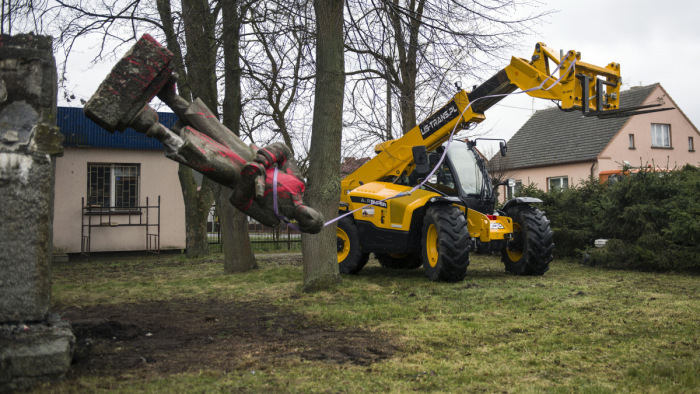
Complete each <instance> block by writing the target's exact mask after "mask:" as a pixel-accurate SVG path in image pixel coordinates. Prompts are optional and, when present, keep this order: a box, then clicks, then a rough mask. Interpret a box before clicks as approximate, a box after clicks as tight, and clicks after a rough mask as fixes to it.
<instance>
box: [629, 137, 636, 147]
mask: <svg viewBox="0 0 700 394" xmlns="http://www.w3.org/2000/svg"><path fill="white" fill-rule="evenodd" d="M630 149H636V148H635V146H634V134H630Z"/></svg>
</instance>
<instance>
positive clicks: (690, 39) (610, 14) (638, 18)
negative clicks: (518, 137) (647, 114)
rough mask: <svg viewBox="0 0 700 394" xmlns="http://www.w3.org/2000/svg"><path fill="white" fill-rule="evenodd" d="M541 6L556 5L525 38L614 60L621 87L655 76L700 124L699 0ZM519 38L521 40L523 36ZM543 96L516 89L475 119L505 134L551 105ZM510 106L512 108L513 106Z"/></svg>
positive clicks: (586, 57)
mask: <svg viewBox="0 0 700 394" xmlns="http://www.w3.org/2000/svg"><path fill="white" fill-rule="evenodd" d="M541 3H542V5H541V6H540V9H541V10H558V12H556V13H554V14H553V15H551V16H550V17H548V18H547V21H546V22H545V23H543V24H542V25H541V26H539V27H538V28H537V29H538V30H539V31H540V32H541V33H540V34H538V35H536V36H534V37H528V38H526V39H525V40H527V39H530V40H534V42H533V43H532V45H531V47H530V49H529V52H528V53H524V54H522V55H521V56H520V57H524V58H527V57H529V56H530V55H531V54H532V50H533V49H534V44H535V42H536V41H542V42H544V43H545V44H547V46H548V47H550V48H552V49H554V50H556V51H558V50H560V49H562V50H564V51H567V50H570V49H574V50H577V51H579V52H581V60H582V61H584V62H587V63H592V64H595V65H599V66H605V65H607V64H609V63H610V62H616V63H620V65H621V74H622V80H623V87H622V90H627V89H629V88H630V86H645V85H651V84H654V83H656V82H659V83H661V86H663V87H664V89H666V91H667V92H668V94H669V96H670V97H671V98H672V99H673V101H675V103H676V105H677V106H678V107H679V108H681V109H682V110H683V112H684V113H685V114H686V116H688V118H690V120H691V122H693V124H694V125H695V127H699V126H700V99H698V94H699V93H700V89H699V88H700V81H698V80H697V79H695V76H696V75H698V71H699V70H700V19H699V18H700V1H697V0H695V1H691V0H666V1H651V0H643V1H632V0H625V1H619V0H587V1H569V0H559V1H556V0H541ZM525 40H523V42H525ZM551 105H552V104H550V102H548V101H546V100H540V99H535V100H533V99H532V98H530V97H525V95H517V96H513V97H508V98H506V99H504V100H503V101H502V102H501V103H500V105H499V106H498V107H497V108H496V107H495V108H493V109H492V110H490V111H488V112H487V113H486V118H487V120H486V121H485V122H484V123H483V124H482V125H481V127H486V128H488V129H490V130H492V135H493V136H499V137H503V138H506V139H508V138H510V137H511V136H512V135H513V134H515V132H516V131H517V130H518V129H519V128H520V126H522V125H523V124H524V123H525V121H527V119H528V117H529V116H530V115H531V114H532V108H533V107H534V108H535V109H541V108H546V107H549V106H551ZM513 107H515V108H513Z"/></svg>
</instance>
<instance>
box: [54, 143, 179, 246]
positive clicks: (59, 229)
mask: <svg viewBox="0 0 700 394" xmlns="http://www.w3.org/2000/svg"><path fill="white" fill-rule="evenodd" d="M88 163H139V164H140V170H141V173H140V181H139V204H140V205H146V197H148V199H149V205H151V206H153V205H156V204H157V201H158V196H160V199H161V211H160V247H161V249H184V248H185V204H184V201H183V199H182V192H181V189H180V182H179V180H178V175H177V169H178V165H177V163H175V162H174V161H172V160H170V159H167V158H166V157H165V156H164V155H163V152H161V151H150V150H125V149H95V148H89V149H87V148H64V155H63V157H59V158H58V159H57V160H56V189H55V190H56V192H55V202H54V228H53V243H54V247H55V248H56V249H57V250H59V251H61V252H65V253H79V252H80V246H81V213H82V212H81V211H82V210H81V198H86V197H87V164H88ZM151 213H152V214H155V210H151ZM87 219H88V218H87V217H86V218H85V220H86V223H87ZM92 220H93V223H97V222H99V217H98V216H93V217H92ZM107 220H108V219H107V218H106V216H103V221H107ZM131 220H132V222H138V220H139V217H138V216H136V215H131ZM143 220H144V221H145V218H143ZM111 221H112V222H113V223H127V222H128V216H123V215H120V216H112V217H111ZM149 221H153V218H152V217H151V218H149ZM145 229H146V228H145V227H119V226H113V227H100V228H95V227H93V228H92V237H91V251H92V252H104V251H129V250H145V249H146V235H145V234H146V230H145ZM154 231H155V228H153V229H152V230H151V231H150V232H154Z"/></svg>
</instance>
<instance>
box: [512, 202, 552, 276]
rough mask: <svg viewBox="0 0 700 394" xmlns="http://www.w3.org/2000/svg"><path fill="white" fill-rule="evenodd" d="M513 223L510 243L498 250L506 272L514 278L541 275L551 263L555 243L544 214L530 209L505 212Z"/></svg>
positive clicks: (524, 206)
mask: <svg viewBox="0 0 700 394" xmlns="http://www.w3.org/2000/svg"><path fill="white" fill-rule="evenodd" d="M506 214H507V215H508V217H510V218H511V219H513V239H512V240H510V241H508V242H506V244H505V246H504V248H503V249H502V250H501V261H503V263H504V264H505V266H506V272H510V273H512V274H515V275H543V274H544V273H545V272H547V271H548V270H549V263H550V262H551V261H552V259H553V256H552V251H553V250H554V242H552V239H553V233H552V229H551V228H550V227H549V220H548V219H547V217H546V216H545V215H544V212H542V211H540V210H539V209H537V208H535V207H531V206H529V205H520V206H514V207H510V208H508V211H507V212H506Z"/></svg>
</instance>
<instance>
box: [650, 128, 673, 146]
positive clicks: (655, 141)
mask: <svg viewBox="0 0 700 394" xmlns="http://www.w3.org/2000/svg"><path fill="white" fill-rule="evenodd" d="M651 147H652V148H671V147H672V146H671V125H669V124H663V123H652V124H651Z"/></svg>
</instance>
